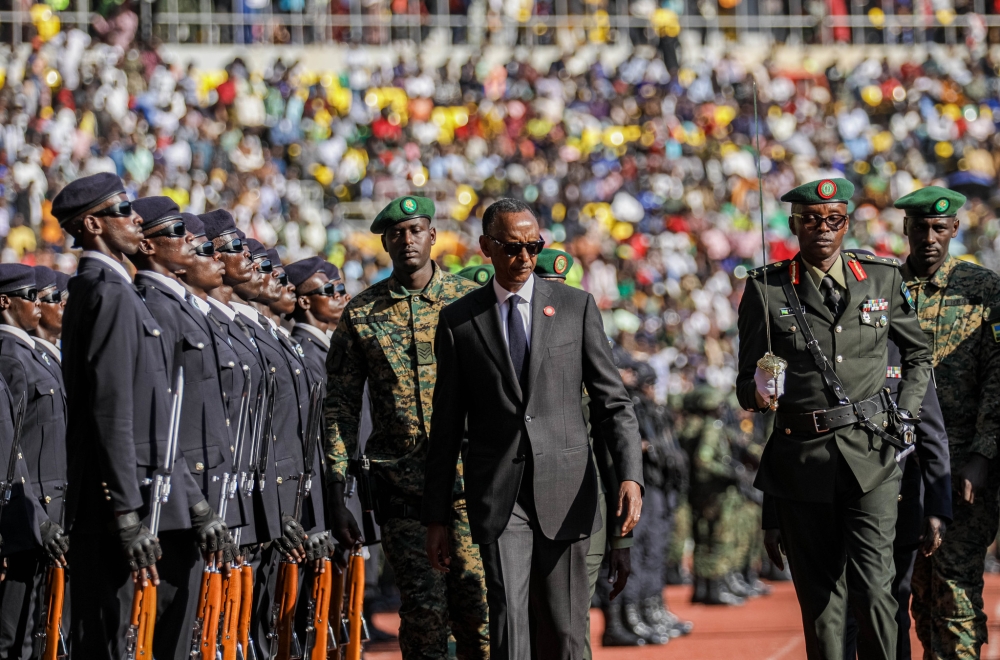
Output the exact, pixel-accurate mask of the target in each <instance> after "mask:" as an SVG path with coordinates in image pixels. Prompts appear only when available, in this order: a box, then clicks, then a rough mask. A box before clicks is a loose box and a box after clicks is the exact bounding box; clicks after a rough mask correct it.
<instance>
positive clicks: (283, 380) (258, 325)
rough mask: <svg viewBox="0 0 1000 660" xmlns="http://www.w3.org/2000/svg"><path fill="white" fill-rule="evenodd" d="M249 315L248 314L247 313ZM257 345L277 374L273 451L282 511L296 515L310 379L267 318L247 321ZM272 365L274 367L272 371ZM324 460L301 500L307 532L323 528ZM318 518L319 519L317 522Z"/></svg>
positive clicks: (315, 468) (293, 350) (302, 463)
mask: <svg viewBox="0 0 1000 660" xmlns="http://www.w3.org/2000/svg"><path fill="white" fill-rule="evenodd" d="M244 319H246V317H244ZM247 326H248V327H249V328H250V329H251V331H252V332H253V333H254V337H255V339H256V342H257V346H258V347H259V348H260V350H261V353H262V354H263V356H264V359H265V360H266V361H267V364H268V371H269V372H271V373H273V374H274V375H275V377H276V378H275V382H276V384H277V388H278V393H277V397H278V398H277V399H276V400H275V402H274V421H273V427H272V428H273V431H274V447H273V455H274V459H275V466H276V468H277V471H278V477H277V479H276V480H275V481H276V482H277V484H278V499H279V502H280V504H281V513H282V515H294V512H295V497H296V494H297V492H298V487H299V476H300V475H301V474H302V471H303V465H304V461H303V442H302V438H303V435H304V433H305V429H306V425H307V423H308V416H309V380H308V376H307V375H306V369H305V366H304V365H303V364H302V362H301V361H300V360H299V356H298V353H297V352H296V351H295V349H294V347H293V346H292V345H291V344H290V343H289V342H288V340H287V339H286V338H285V337H283V336H282V334H281V332H280V331H278V330H275V329H274V328H272V327H271V325H270V323H268V321H267V319H265V318H263V317H260V318H259V320H257V321H256V322H254V321H247ZM272 369H273V371H271V370H272ZM321 467H322V466H321V464H319V463H317V462H315V460H314V461H313V471H314V472H315V475H314V477H313V484H314V485H315V486H316V487H314V488H313V489H312V491H311V493H310V497H309V498H308V499H307V500H306V501H305V502H303V504H302V513H301V516H300V518H299V522H300V523H302V526H303V527H304V528H305V529H306V531H307V532H312V531H315V530H316V529H323V528H324V525H323V524H322V523H323V520H324V518H323V509H322V502H321V499H322V495H321V492H322V491H321V489H320V488H319V482H320V481H321V478H320V477H318V476H317V475H320V474H322V472H320V471H319V470H321ZM317 521H318V522H317Z"/></svg>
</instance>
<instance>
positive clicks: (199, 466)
mask: <svg viewBox="0 0 1000 660" xmlns="http://www.w3.org/2000/svg"><path fill="white" fill-rule="evenodd" d="M194 469H195V470H197V471H198V472H201V471H202V470H204V469H205V464H204V463H195V464H194Z"/></svg>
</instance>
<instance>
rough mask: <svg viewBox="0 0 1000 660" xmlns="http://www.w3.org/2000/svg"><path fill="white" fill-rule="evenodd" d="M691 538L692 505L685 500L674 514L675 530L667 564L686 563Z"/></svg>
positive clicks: (668, 551)
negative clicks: (685, 558) (688, 543)
mask: <svg viewBox="0 0 1000 660" xmlns="http://www.w3.org/2000/svg"><path fill="white" fill-rule="evenodd" d="M691 537H692V532H691V505H690V504H688V502H687V500H683V501H681V502H680V503H679V506H678V507H677V511H676V512H675V513H674V529H673V534H671V536H670V546H669V547H668V548H667V556H666V558H665V560H666V562H667V563H671V564H677V565H680V564H682V563H683V562H684V554H685V552H686V546H687V542H688V539H690V538H691Z"/></svg>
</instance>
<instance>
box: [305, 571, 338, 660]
mask: <svg viewBox="0 0 1000 660" xmlns="http://www.w3.org/2000/svg"><path fill="white" fill-rule="evenodd" d="M323 564H324V570H323V572H322V573H321V572H320V571H313V576H312V588H311V589H310V594H309V596H310V597H309V607H310V611H309V615H310V621H309V629H308V632H307V635H306V649H305V650H306V655H305V659H306V660H326V656H327V645H328V643H329V639H330V636H329V634H328V630H329V619H328V617H329V614H330V588H331V587H332V584H333V583H332V581H331V579H330V577H331V575H332V573H333V568H332V565H331V563H330V560H329V559H324V560H323Z"/></svg>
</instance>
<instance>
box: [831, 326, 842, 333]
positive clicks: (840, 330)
mask: <svg viewBox="0 0 1000 660" xmlns="http://www.w3.org/2000/svg"><path fill="white" fill-rule="evenodd" d="M833 331H834V332H843V331H844V329H843V328H842V327H840V326H839V325H838V326H837V327H836V328H834V329H833Z"/></svg>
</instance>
